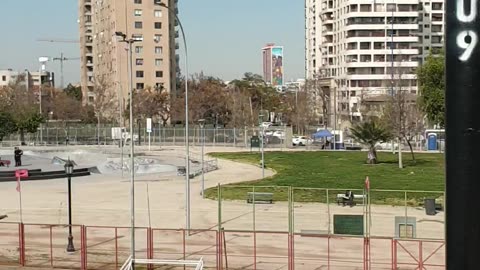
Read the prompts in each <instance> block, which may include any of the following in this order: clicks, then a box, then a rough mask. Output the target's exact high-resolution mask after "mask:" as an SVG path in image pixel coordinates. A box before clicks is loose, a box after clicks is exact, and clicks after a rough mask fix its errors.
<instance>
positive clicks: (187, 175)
mask: <svg viewBox="0 0 480 270" xmlns="http://www.w3.org/2000/svg"><path fill="white" fill-rule="evenodd" d="M154 4H155V5H157V6H161V7H164V8H166V9H168V10H169V11H170V12H171V13H173V14H174V16H175V19H176V20H177V21H178V25H179V26H180V31H181V32H182V38H183V46H184V47H185V163H186V164H185V212H186V224H185V225H186V228H187V230H190V144H189V136H188V50H187V39H186V38H185V31H183V26H182V22H181V21H180V18H178V16H177V13H176V12H175V10H173V9H172V8H170V7H169V6H167V5H166V4H164V3H162V2H160V0H155V1H154Z"/></svg>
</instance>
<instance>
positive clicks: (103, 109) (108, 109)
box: [92, 76, 118, 144]
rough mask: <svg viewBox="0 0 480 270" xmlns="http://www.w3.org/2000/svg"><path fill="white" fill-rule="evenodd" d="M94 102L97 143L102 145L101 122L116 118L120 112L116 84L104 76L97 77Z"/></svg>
mask: <svg viewBox="0 0 480 270" xmlns="http://www.w3.org/2000/svg"><path fill="white" fill-rule="evenodd" d="M93 91H94V95H95V96H94V100H93V102H92V106H93V110H94V112H95V116H96V117H97V143H98V144H100V122H101V120H102V119H103V120H108V119H112V118H114V116H115V114H116V112H117V111H118V98H117V95H116V91H115V89H114V84H113V83H111V82H109V81H108V80H107V78H106V77H104V76H97V77H95V85H94V88H93Z"/></svg>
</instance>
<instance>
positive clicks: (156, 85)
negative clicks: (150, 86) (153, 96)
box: [155, 83, 165, 91]
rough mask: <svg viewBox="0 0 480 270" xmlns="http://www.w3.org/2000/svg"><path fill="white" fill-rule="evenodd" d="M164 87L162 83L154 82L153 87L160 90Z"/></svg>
mask: <svg viewBox="0 0 480 270" xmlns="http://www.w3.org/2000/svg"><path fill="white" fill-rule="evenodd" d="M164 88H165V86H164V84H163V83H156V84H155V89H157V90H160V91H162V90H163V89H164Z"/></svg>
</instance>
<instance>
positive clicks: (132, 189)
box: [115, 32, 142, 262]
mask: <svg viewBox="0 0 480 270" xmlns="http://www.w3.org/2000/svg"><path fill="white" fill-rule="evenodd" d="M115 36H117V37H120V38H121V40H120V42H125V43H127V44H128V53H129V57H128V65H127V73H128V85H129V88H130V89H129V96H130V98H129V106H130V119H129V122H130V212H131V213H130V220H131V229H130V230H131V231H130V233H131V237H130V241H131V242H130V253H131V256H132V262H134V261H135V170H134V168H135V160H134V153H135V150H134V145H133V144H134V143H133V77H132V74H133V72H132V70H133V67H132V62H133V60H132V58H133V54H132V44H133V43H135V42H140V41H142V39H134V38H130V39H128V38H127V35H126V34H124V33H123V32H115ZM122 171H123V164H122Z"/></svg>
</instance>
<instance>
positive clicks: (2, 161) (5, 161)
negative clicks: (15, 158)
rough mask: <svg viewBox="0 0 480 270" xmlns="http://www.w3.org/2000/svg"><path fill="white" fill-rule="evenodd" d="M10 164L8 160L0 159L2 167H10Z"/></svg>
mask: <svg viewBox="0 0 480 270" xmlns="http://www.w3.org/2000/svg"><path fill="white" fill-rule="evenodd" d="M10 163H11V161H10V160H2V159H0V164H3V166H7V167H10ZM0 167H1V166H0Z"/></svg>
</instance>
